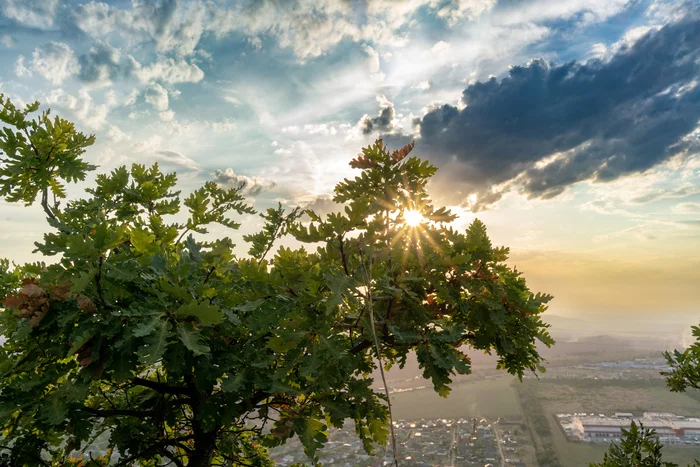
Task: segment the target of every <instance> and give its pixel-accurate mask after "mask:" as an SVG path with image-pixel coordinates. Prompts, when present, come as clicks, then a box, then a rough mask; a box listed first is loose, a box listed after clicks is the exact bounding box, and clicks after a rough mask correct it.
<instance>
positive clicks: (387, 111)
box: [355, 94, 398, 135]
mask: <svg viewBox="0 0 700 467" xmlns="http://www.w3.org/2000/svg"><path fill="white" fill-rule="evenodd" d="M377 102H378V103H379V113H378V114H377V116H376V117H370V116H369V115H367V114H365V115H363V116H362V118H361V119H360V121H359V122H357V125H356V126H355V129H356V130H359V132H360V133H361V134H362V135H370V134H372V133H393V132H395V131H396V130H398V128H397V126H396V124H395V121H394V120H395V117H396V111H395V110H394V104H392V103H391V102H390V101H389V99H387V98H386V96H384V95H382V94H379V95H377Z"/></svg>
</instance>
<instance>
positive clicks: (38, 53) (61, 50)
mask: <svg viewBox="0 0 700 467" xmlns="http://www.w3.org/2000/svg"><path fill="white" fill-rule="evenodd" d="M31 69H32V71H34V72H36V73H38V74H39V75H41V76H43V77H44V78H45V79H46V80H47V81H49V82H51V83H52V84H55V85H56V84H61V83H62V82H63V81H64V80H65V79H66V78H68V77H69V76H71V75H74V74H76V73H78V72H79V71H80V65H79V64H78V59H77V58H76V56H75V53H74V52H73V50H72V49H71V48H70V47H69V46H68V44H65V43H63V42H54V41H51V42H47V43H46V44H44V45H42V46H39V47H37V48H36V49H34V52H33V53H32V63H31Z"/></svg>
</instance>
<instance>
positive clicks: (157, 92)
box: [144, 83, 169, 112]
mask: <svg viewBox="0 0 700 467" xmlns="http://www.w3.org/2000/svg"><path fill="white" fill-rule="evenodd" d="M144 97H145V99H146V103H147V104H151V105H152V106H153V108H154V109H156V110H158V111H160V112H164V111H166V110H168V105H169V102H168V91H166V90H165V88H164V87H163V86H161V85H160V84H158V83H153V84H151V85H150V86H148V88H147V89H146V93H145V94H144Z"/></svg>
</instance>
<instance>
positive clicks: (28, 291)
mask: <svg viewBox="0 0 700 467" xmlns="http://www.w3.org/2000/svg"><path fill="white" fill-rule="evenodd" d="M45 294H46V292H45V291H44V289H42V288H41V287H39V286H38V285H36V284H34V283H29V284H25V285H24V287H22V295H25V296H27V297H28V298H41V297H43V296H44V295H45Z"/></svg>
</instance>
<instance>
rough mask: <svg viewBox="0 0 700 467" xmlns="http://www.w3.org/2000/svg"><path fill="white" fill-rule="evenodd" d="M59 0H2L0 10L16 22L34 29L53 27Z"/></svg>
mask: <svg viewBox="0 0 700 467" xmlns="http://www.w3.org/2000/svg"><path fill="white" fill-rule="evenodd" d="M58 4H59V0H4V1H3V2H2V12H3V14H4V15H5V16H6V17H7V18H8V19H10V20H12V21H15V22H16V23H17V24H20V25H22V26H26V27H29V28H36V29H50V28H51V27H53V24H54V20H55V17H56V10H57V9H58Z"/></svg>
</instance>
